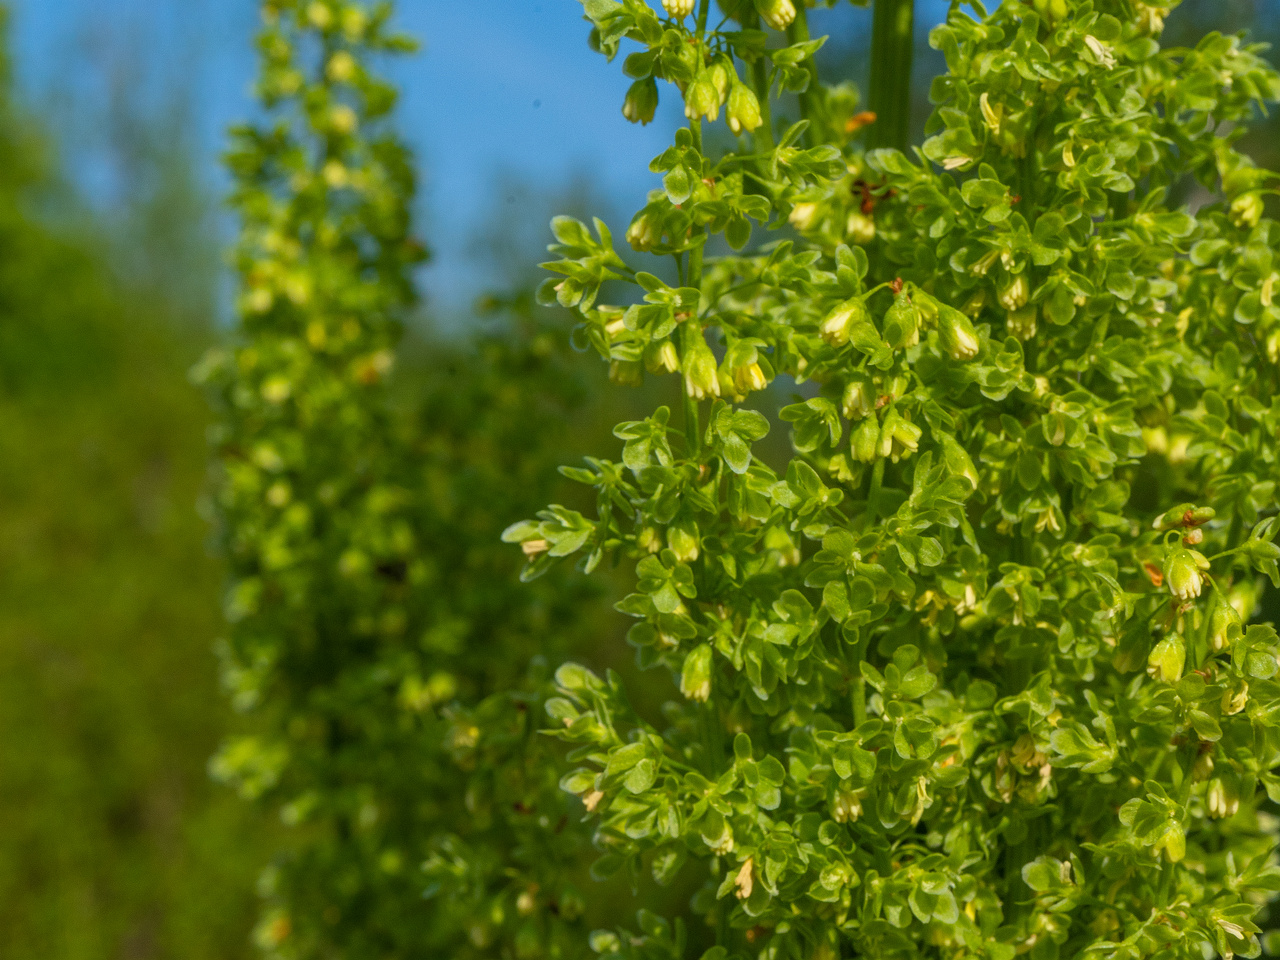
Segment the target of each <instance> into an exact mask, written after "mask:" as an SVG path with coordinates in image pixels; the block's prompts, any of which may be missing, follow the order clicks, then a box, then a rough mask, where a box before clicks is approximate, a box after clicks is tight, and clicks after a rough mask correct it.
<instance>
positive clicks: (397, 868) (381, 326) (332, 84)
mask: <svg viewBox="0 0 1280 960" xmlns="http://www.w3.org/2000/svg"><path fill="white" fill-rule="evenodd" d="M263 13H264V18H265V27H264V29H263V32H262V34H261V37H260V40H259V48H260V50H261V53H262V74H261V78H260V82H259V91H260V94H261V97H262V99H263V102H264V105H265V107H266V108H267V110H268V118H267V119H266V120H265V121H264V122H263V123H262V124H261V125H259V126H256V127H246V128H243V129H241V130H239V131H238V132H237V134H236V145H235V149H234V151H233V153H232V154H231V156H230V160H229V162H230V166H231V168H232V170H233V172H234V174H235V176H236V191H235V196H234V202H235V206H236V208H237V210H238V211H239V213H240V216H241V219H242V222H243V234H242V240H241V243H240V245H239V247H238V250H237V255H236V264H237V267H238V270H239V272H240V275H241V279H242V292H241V297H240V302H239V313H240V323H239V326H238V329H237V331H236V337H235V341H234V342H233V343H232V344H231V345H230V346H229V347H228V348H227V349H225V350H220V351H216V352H215V353H213V354H211V355H210V357H209V359H208V360H207V361H206V363H205V364H204V365H203V366H202V369H201V371H200V375H201V378H202V379H204V380H205V381H206V382H208V383H209V384H210V385H211V387H212V390H213V393H214V396H215V399H216V402H217V405H218V407H219V409H220V411H221V425H220V427H219V431H218V434H217V437H216V446H217V451H218V455H219V459H220V464H221V476H220V479H219V483H218V490H217V501H218V507H219V515H220V524H221V528H222V530H221V532H222V537H223V540H224V543H225V547H226V553H227V556H228V559H229V562H230V565H231V568H232V576H233V581H232V583H231V585H230V587H229V590H228V594H227V604H226V611H227V616H228V619H229V620H230V636H229V638H228V641H227V643H226V645H225V650H224V654H225V663H226V678H227V683H228V686H229V688H230V691H231V695H232V697H233V700H234V702H235V703H236V704H237V705H238V706H239V707H241V708H242V709H245V710H250V711H253V712H254V714H255V715H256V717H257V721H256V722H257V726H258V730H257V731H256V732H255V733H254V734H253V735H251V736H246V737H243V738H239V739H235V740H233V741H231V742H228V743H227V745H226V746H225V748H224V749H223V750H222V752H221V753H220V754H219V756H218V757H217V759H216V760H215V762H214V770H215V773H217V774H218V775H219V776H221V777H223V778H225V779H227V780H229V781H233V782H235V783H237V784H238V785H239V788H240V790H241V791H242V792H243V793H244V794H246V795H248V796H252V797H261V798H262V799H263V800H264V801H265V802H268V803H270V804H271V805H272V806H273V807H275V808H277V809H279V811H280V813H281V815H282V816H283V818H284V819H285V821H286V823H288V824H290V825H291V826H292V827H294V828H295V829H294V830H293V831H292V839H291V842H290V844H289V847H290V849H288V850H287V851H286V854H285V856H283V857H282V858H281V859H280V860H279V862H278V863H277V864H276V865H275V866H273V867H272V868H271V869H270V870H269V871H268V872H267V874H266V875H265V876H264V882H263V885H264V887H265V889H266V892H267V897H268V901H269V906H268V909H267V912H266V914H265V915H264V917H263V920H262V923H261V925H260V928H259V932H258V941H259V944H260V946H261V947H262V948H263V949H264V950H266V951H267V952H268V953H269V954H270V955H273V956H280V957H289V958H310V957H330V956H343V957H346V958H350V960H358V958H366V957H367V958H378V960H382V958H386V957H409V956H450V957H459V958H464V957H487V956H491V955H492V954H493V951H495V950H502V951H505V952H507V953H510V952H512V951H514V953H515V955H516V956H519V957H536V956H551V957H565V956H572V955H574V953H575V951H576V949H577V948H576V945H577V944H580V943H582V942H583V939H584V938H583V936H582V935H581V934H575V932H574V931H575V928H576V926H578V925H580V924H581V919H580V918H581V913H582V909H583V903H582V896H581V894H580V893H578V892H577V891H576V890H575V888H574V887H573V885H572V882H571V881H572V877H571V872H572V871H571V869H570V868H571V866H572V864H573V862H574V859H573V858H574V854H575V851H576V849H577V848H578V846H579V845H580V842H581V841H580V834H579V831H578V830H577V829H576V827H575V826H574V825H573V824H571V823H569V822H568V818H567V810H568V807H567V805H566V798H565V797H564V795H563V794H562V792H561V791H559V789H558V787H557V784H556V774H555V769H556V768H555V764H554V763H553V762H552V760H551V758H550V756H549V753H550V752H551V749H552V747H553V746H554V745H553V744H551V743H550V742H549V741H546V740H545V738H541V737H539V736H538V734H537V727H538V723H539V721H538V720H535V719H531V718H533V717H541V715H542V707H541V703H542V697H543V692H544V691H545V689H546V686H547V683H546V680H547V678H546V677H545V674H546V672H547V671H546V668H545V666H544V665H543V664H542V662H541V661H539V660H538V659H536V657H535V654H537V653H538V652H539V650H540V649H546V650H547V651H548V652H551V653H552V654H553V655H555V651H557V650H558V649H561V650H562V649H564V648H566V647H567V646H568V645H569V644H571V642H572V641H573V639H574V637H575V636H576V631H578V630H580V629H581V626H580V625H581V624H582V623H583V621H584V618H585V617H586V615H587V613H588V612H589V611H590V609H591V607H590V604H589V602H588V598H587V596H586V595H585V594H584V592H583V591H582V590H581V589H580V588H577V587H574V586H572V584H570V583H568V582H567V581H564V580H560V581H558V582H557V583H555V584H553V585H549V589H548V590H545V591H542V592H540V593H535V594H529V593H528V592H527V591H525V590H523V589H520V588H519V586H518V585H517V584H515V583H514V582H513V581H514V579H515V577H514V572H515V569H516V567H517V566H518V565H517V564H516V563H515V562H514V561H513V559H512V558H511V557H510V556H509V551H508V550H507V549H506V548H505V547H503V546H502V544H501V543H500V541H499V537H498V534H499V532H500V531H501V529H502V527H503V526H504V525H505V524H506V523H508V522H510V520H511V518H512V513H511V511H517V512H515V513H514V515H515V516H518V515H519V512H518V511H521V510H528V509H532V508H533V507H534V506H535V505H536V504H537V503H539V502H541V501H542V500H543V499H544V498H545V496H546V495H547V494H546V489H547V487H546V481H545V477H546V475H547V472H548V471H547V470H545V469H543V466H544V464H545V463H546V460H545V457H546V456H547V453H548V445H552V444H554V442H555V437H556V436H557V432H558V430H559V424H560V422H561V421H562V420H563V418H564V414H565V411H566V410H568V409H569V408H570V407H571V406H572V404H573V403H574V401H575V389H576V388H575V386H574V383H575V381H574V379H573V378H572V377H571V376H567V375H566V372H565V371H564V369H563V367H562V365H561V363H560V361H559V357H560V354H561V349H560V343H559V338H557V337H556V336H553V335H551V334H550V333H548V332H545V331H542V330H540V329H538V328H537V327H536V326H531V325H516V326H514V327H513V326H511V325H507V326H506V327H501V328H499V331H496V332H495V333H494V334H492V335H489V336H486V337H480V338H472V340H471V341H470V342H468V343H464V344H454V345H450V344H448V343H445V342H431V343H429V344H428V345H427V346H426V349H425V350H423V351H422V352H423V353H424V354H425V355H426V358H427V359H426V360H425V362H424V363H421V364H419V365H418V367H417V368H411V370H410V376H415V377H418V378H420V380H421V382H420V383H416V384H414V383H410V384H407V385H406V386H405V387H404V388H403V389H402V390H400V391H398V392H396V393H395V394H394V395H393V392H392V391H391V390H390V389H389V387H388V384H389V382H390V380H389V378H390V373H391V370H392V366H393V362H394V361H395V358H396V352H395V351H396V348H397V344H398V341H399V338H400V329H401V324H402V323H403V322H404V320H405V319H406V317H407V315H408V312H409V310H410V308H411V307H412V305H413V302H414V293H413V289H412V276H411V271H412V269H413V267H414V266H415V265H416V264H417V263H419V262H420V261H421V260H422V259H423V250H422V247H421V246H420V245H419V244H418V243H416V242H415V241H414V240H413V238H412V235H411V232H410V217H409V209H410V205H411V200H412V196H413V176H412V172H411V169H410V165H409V157H408V154H407V152H406V151H405V149H404V147H403V146H402V145H401V144H400V143H399V141H398V140H397V138H396V136H395V132H394V130H393V128H392V124H391V111H392V108H393V105H394V103H395V99H396V95H395V91H394V89H393V88H392V87H391V86H390V85H389V84H387V83H386V82H385V81H383V80H381V79H379V78H378V77H377V76H376V75H375V74H374V73H373V72H372V68H371V62H372V59H373V57H375V56H378V55H382V54H387V53H396V52H400V51H404V50H407V49H409V48H411V46H412V44H411V43H410V42H409V41H407V40H406V39H404V38H403V37H401V36H399V35H397V34H395V33H394V32H393V31H392V30H391V28H390V26H389V19H390V16H391V13H392V10H391V6H390V4H377V5H373V6H366V5H364V4H361V3H355V2H349V0H316V2H291V0H266V2H264V4H263ZM503 334H505V336H504V335H503ZM415 407H416V412H415V411H414V408H415ZM548 632H550V633H553V634H554V635H555V636H556V637H557V640H556V641H554V642H552V643H550V644H549V645H548V644H547V642H546V640H545V634H546V633H548ZM559 655H562V654H559ZM424 870H425V873H424ZM424 891H425V893H426V896H425V897H424Z"/></svg>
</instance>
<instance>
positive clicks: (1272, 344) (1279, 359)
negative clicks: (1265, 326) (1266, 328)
mask: <svg viewBox="0 0 1280 960" xmlns="http://www.w3.org/2000/svg"><path fill="white" fill-rule="evenodd" d="M1267 359H1268V360H1270V361H1271V362H1272V363H1280V327H1277V328H1276V329H1275V330H1272V331H1271V333H1270V334H1268V335H1267Z"/></svg>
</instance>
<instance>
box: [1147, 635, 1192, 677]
mask: <svg viewBox="0 0 1280 960" xmlns="http://www.w3.org/2000/svg"><path fill="white" fill-rule="evenodd" d="M1186 661H1187V648H1186V647H1185V646H1184V645H1183V643H1182V638H1181V637H1165V638H1164V639H1162V640H1161V641H1160V642H1159V643H1157V644H1156V645H1155V646H1154V647H1153V648H1152V650H1151V654H1150V655H1149V656H1148V657H1147V673H1149V674H1150V675H1151V676H1152V677H1154V678H1155V679H1156V680H1163V681H1164V682H1165V683H1177V682H1178V681H1179V680H1181V679H1182V668H1183V667H1184V666H1185V665H1186Z"/></svg>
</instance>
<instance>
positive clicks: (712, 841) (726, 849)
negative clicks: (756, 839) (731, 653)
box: [691, 647, 733, 857]
mask: <svg viewBox="0 0 1280 960" xmlns="http://www.w3.org/2000/svg"><path fill="white" fill-rule="evenodd" d="M707 649H708V651H709V650H710V649H711V648H710V647H708V648H707ZM695 652H696V651H695ZM691 656H692V654H691ZM702 842H703V843H705V844H706V845H707V846H708V847H710V848H711V852H712V853H714V854H715V855H716V856H720V857H722V856H724V855H725V854H726V853H733V828H732V827H730V826H729V825H728V824H727V823H726V824H725V825H724V829H723V830H721V831H720V836H718V837H711V838H708V837H707V835H706V834H703V835H702Z"/></svg>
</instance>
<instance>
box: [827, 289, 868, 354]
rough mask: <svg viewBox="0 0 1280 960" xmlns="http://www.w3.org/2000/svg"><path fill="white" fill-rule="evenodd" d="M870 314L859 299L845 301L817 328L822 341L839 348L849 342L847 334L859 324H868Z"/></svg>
mask: <svg viewBox="0 0 1280 960" xmlns="http://www.w3.org/2000/svg"><path fill="white" fill-rule="evenodd" d="M870 322H871V314H869V313H868V312H867V305H866V304H865V303H864V302H863V300H862V298H861V297H854V298H852V299H851V300H846V301H845V302H844V303H842V304H840V306H838V307H836V308H835V309H834V310H832V311H831V313H829V314H827V318H826V319H825V320H823V321H822V325H821V326H819V327H818V333H819V334H821V336H822V339H823V340H825V341H827V343H829V344H831V346H833V347H841V346H844V345H845V344H846V343H848V342H849V333H850V331H852V330H853V328H854V326H855V325H857V324H859V323H870Z"/></svg>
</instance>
